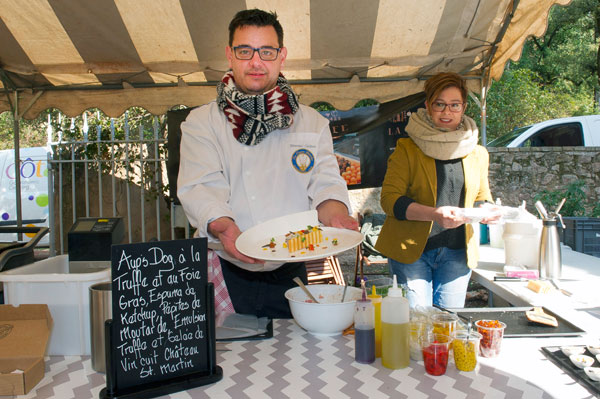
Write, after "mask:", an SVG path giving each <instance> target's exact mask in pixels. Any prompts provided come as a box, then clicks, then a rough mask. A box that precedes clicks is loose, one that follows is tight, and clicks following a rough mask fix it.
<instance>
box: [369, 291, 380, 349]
mask: <svg viewBox="0 0 600 399" xmlns="http://www.w3.org/2000/svg"><path fill="white" fill-rule="evenodd" d="M367 298H369V299H370V300H371V303H372V304H373V307H374V308H375V357H381V295H377V290H376V289H375V286H373V288H372V290H371V295H368V296H367Z"/></svg>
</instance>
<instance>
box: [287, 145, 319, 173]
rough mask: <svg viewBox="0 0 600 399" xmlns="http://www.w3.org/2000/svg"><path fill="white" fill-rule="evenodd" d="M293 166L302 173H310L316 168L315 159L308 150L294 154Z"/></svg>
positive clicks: (300, 150) (303, 149)
mask: <svg viewBox="0 0 600 399" xmlns="http://www.w3.org/2000/svg"><path fill="white" fill-rule="evenodd" d="M292 166H293V167H294V169H296V170H297V171H298V172H300V173H308V172H310V171H311V170H312V168H313V167H314V166H315V157H314V155H313V154H312V152H310V151H309V150H307V149H306V148H301V149H299V150H296V151H295V152H294V153H293V154H292Z"/></svg>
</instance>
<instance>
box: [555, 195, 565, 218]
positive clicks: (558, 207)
mask: <svg viewBox="0 0 600 399" xmlns="http://www.w3.org/2000/svg"><path fill="white" fill-rule="evenodd" d="M566 200H567V198H566V197H565V198H563V199H562V201H560V204H558V206H557V207H556V210H555V211H554V213H555V214H556V215H558V214H559V213H560V209H561V208H562V207H563V205H564V204H565V201H566Z"/></svg>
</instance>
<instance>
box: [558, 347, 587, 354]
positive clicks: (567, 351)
mask: <svg viewBox="0 0 600 399" xmlns="http://www.w3.org/2000/svg"><path fill="white" fill-rule="evenodd" d="M560 350H561V351H562V353H564V354H565V356H571V355H583V354H584V353H585V346H562V347H561V348H560Z"/></svg>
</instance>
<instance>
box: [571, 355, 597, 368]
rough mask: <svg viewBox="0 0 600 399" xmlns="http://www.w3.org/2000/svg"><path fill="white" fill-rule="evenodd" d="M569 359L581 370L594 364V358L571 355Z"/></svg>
mask: <svg viewBox="0 0 600 399" xmlns="http://www.w3.org/2000/svg"><path fill="white" fill-rule="evenodd" d="M569 359H571V362H573V364H574V365H575V366H577V367H579V368H580V369H582V368H585V367H590V366H591V365H592V364H594V358H593V357H591V356H587V355H571V356H569Z"/></svg>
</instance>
